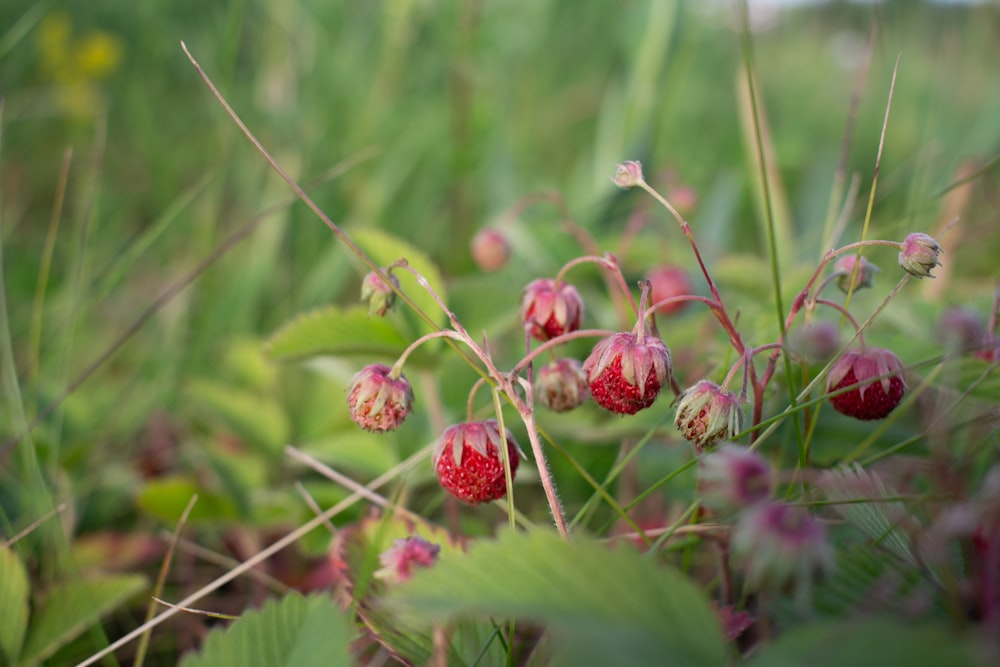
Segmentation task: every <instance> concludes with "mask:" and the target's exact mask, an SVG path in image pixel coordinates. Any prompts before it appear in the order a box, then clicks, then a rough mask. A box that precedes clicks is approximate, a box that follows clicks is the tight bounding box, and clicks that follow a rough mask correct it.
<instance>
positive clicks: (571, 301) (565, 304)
mask: <svg viewBox="0 0 1000 667" xmlns="http://www.w3.org/2000/svg"><path fill="white" fill-rule="evenodd" d="M582 318H583V299H582V298H580V293H579V292H577V291H576V288H575V287H573V286H572V285H570V284H569V283H567V282H563V281H559V282H556V281H555V280H552V279H551V278H539V279H538V280H533V281H532V282H530V283H528V286H527V287H525V288H524V291H523V292H522V293H521V321H522V322H524V324H525V325H526V326H530V327H531V335H532V336H533V337H534V338H536V339H538V340H541V341H546V340H550V339H552V338H555V337H556V336H561V335H563V334H564V333H568V332H570V331H576V330H577V329H579V328H580V320H581V319H582Z"/></svg>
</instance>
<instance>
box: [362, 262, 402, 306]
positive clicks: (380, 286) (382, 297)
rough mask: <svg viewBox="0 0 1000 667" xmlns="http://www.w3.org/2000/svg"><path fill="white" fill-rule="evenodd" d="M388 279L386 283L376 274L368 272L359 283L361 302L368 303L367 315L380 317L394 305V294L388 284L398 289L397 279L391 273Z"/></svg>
mask: <svg viewBox="0 0 1000 667" xmlns="http://www.w3.org/2000/svg"><path fill="white" fill-rule="evenodd" d="M388 278H389V281H388V282H386V281H385V280H384V279H383V278H382V276H380V275H379V274H378V273H377V272H375V271H370V272H369V273H368V274H367V275H366V276H365V279H364V280H363V281H362V282H361V300H362V301H365V302H367V303H368V315H378V316H379V317H382V316H383V315H385V314H386V313H387V312H389V310H390V309H391V308H392V307H393V305H395V303H396V292H395V291H394V290H393V289H392V286H390V284H389V283H392V285H394V286H395V287H396V289H399V278H397V277H396V276H394V275H393V274H391V273H390V274H388Z"/></svg>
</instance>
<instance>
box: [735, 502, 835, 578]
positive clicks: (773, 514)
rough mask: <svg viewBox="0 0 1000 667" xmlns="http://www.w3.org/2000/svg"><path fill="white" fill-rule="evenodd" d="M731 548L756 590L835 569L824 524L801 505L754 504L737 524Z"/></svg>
mask: <svg viewBox="0 0 1000 667" xmlns="http://www.w3.org/2000/svg"><path fill="white" fill-rule="evenodd" d="M730 547H731V549H732V555H733V559H734V560H735V561H736V563H738V564H739V566H740V567H741V568H742V569H743V571H744V573H745V576H746V581H747V585H748V587H749V588H751V589H754V590H758V589H761V588H785V587H787V586H789V585H796V584H805V583H807V582H808V581H811V580H812V579H813V578H815V577H817V576H819V575H822V574H825V573H826V572H828V571H829V570H831V569H832V568H833V553H832V551H831V549H830V545H829V543H828V542H827V539H826V531H825V530H824V528H823V524H821V523H819V522H818V521H817V520H816V519H814V518H813V517H812V516H811V515H810V514H809V512H808V511H807V510H806V509H805V508H803V507H799V506H794V505H784V504H778V503H770V502H766V503H760V504H758V505H755V506H754V507H751V508H750V509H749V510H748V511H747V512H746V513H744V514H743V516H742V517H741V518H740V520H739V522H738V523H737V524H736V527H735V528H734V530H733V534H732V538H731V540H730Z"/></svg>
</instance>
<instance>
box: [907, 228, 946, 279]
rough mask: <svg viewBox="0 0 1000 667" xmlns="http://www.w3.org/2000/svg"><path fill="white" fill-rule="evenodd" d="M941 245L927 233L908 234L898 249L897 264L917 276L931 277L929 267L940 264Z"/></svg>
mask: <svg viewBox="0 0 1000 667" xmlns="http://www.w3.org/2000/svg"><path fill="white" fill-rule="evenodd" d="M940 254H941V246H940V245H938V242H937V241H935V240H934V239H933V238H931V237H930V236H928V235H927V234H908V235H907V236H906V238H905V239H903V246H902V248H900V250H899V265H900V266H901V267H902V268H903V270H904V271H906V272H907V273H909V274H910V275H912V276H916V277H917V278H933V277H934V276H932V275H931V269H933V268H934V267H935V266H941V262H939V261H938V256H939V255H940Z"/></svg>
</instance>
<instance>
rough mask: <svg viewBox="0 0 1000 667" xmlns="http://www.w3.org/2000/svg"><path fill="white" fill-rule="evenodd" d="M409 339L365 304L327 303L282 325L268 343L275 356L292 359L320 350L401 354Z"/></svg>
mask: <svg viewBox="0 0 1000 667" xmlns="http://www.w3.org/2000/svg"><path fill="white" fill-rule="evenodd" d="M406 346H407V342H406V339H405V338H404V337H403V335H402V334H401V333H399V331H398V330H397V329H396V327H395V326H394V325H393V323H392V321H391V320H390V319H388V318H383V317H372V316H369V315H368V310H367V309H366V308H365V307H364V306H352V307H351V308H348V309H346V310H345V309H341V308H338V307H337V306H327V307H325V308H318V309H316V310H313V311H310V312H308V313H304V314H303V315H299V316H298V317H297V318H295V319H293V320H292V321H291V322H289V323H288V324H286V325H285V326H284V327H282V328H281V329H279V330H278V331H277V332H276V333H275V334H274V335H273V336H271V338H270V339H269V340H268V341H267V343H266V345H265V351H266V352H267V354H268V355H270V356H271V358H272V359H278V360H281V361H290V360H294V359H302V358H305V357H312V356H316V355H319V354H329V355H336V356H356V355H377V356H386V357H398V356H399V355H400V353H402V351H403V350H405V349H406Z"/></svg>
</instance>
